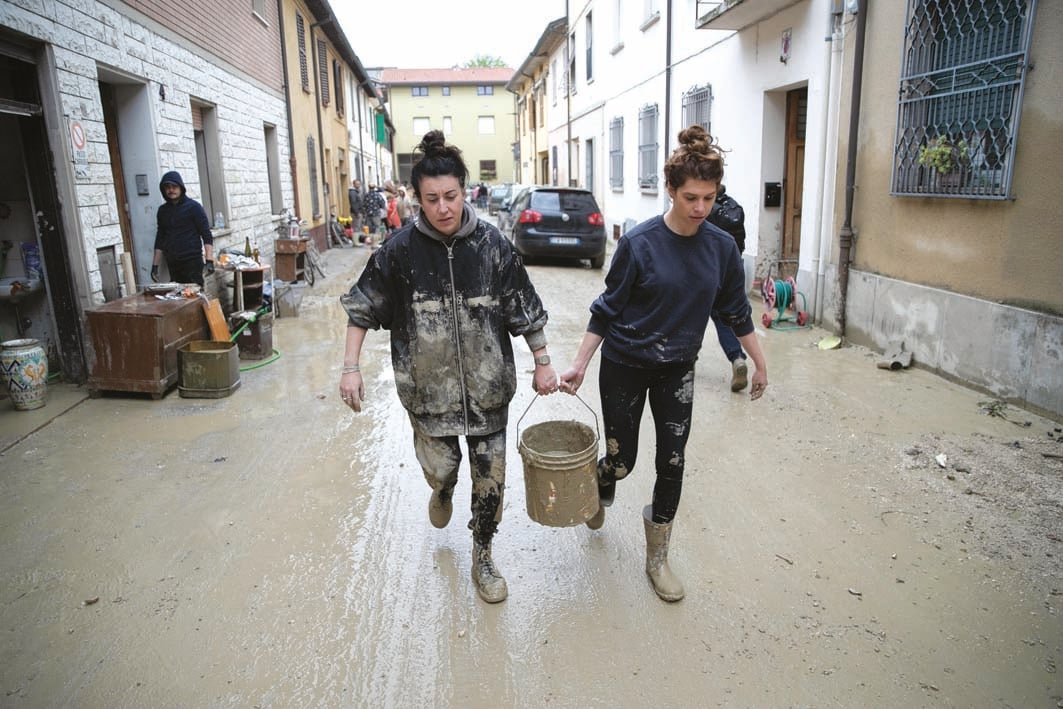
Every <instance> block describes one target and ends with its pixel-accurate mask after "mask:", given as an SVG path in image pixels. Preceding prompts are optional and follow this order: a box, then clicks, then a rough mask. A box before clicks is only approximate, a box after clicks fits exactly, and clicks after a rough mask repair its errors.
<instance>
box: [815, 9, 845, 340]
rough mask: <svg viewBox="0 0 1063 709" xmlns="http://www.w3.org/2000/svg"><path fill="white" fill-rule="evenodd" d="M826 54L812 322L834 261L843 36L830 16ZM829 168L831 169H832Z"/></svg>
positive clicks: (818, 312)
mask: <svg viewBox="0 0 1063 709" xmlns="http://www.w3.org/2000/svg"><path fill="white" fill-rule="evenodd" d="M828 17H829V21H828V23H827V32H828V34H827V36H826V37H825V38H824V41H825V42H828V43H829V44H828V45H827V51H826V65H827V76H826V81H825V85H824V89H825V90H824V98H823V150H822V153H823V155H822V156H821V160H820V173H819V174H820V176H821V182H820V194H819V203H818V204H817V206H816V207H817V209H816V231H815V244H814V248H813V253H814V254H815V258H814V261H813V264H814V266H815V268H814V272H813V274H812V277H813V279H814V281H813V287H812V319H813V321H814V322H817V323H822V322H823V303H824V301H825V298H824V295H825V293H824V290H825V287H824V286H825V280H826V273H827V263H828V262H829V260H830V253H831V243H832V242H831V239H830V238H828V237H826V236H825V233H826V232H828V231H829V230H830V229H831V227H832V226H833V219H834V190H835V187H836V185H837V176H838V111H837V110H836V107H837V105H838V92H839V91H840V90H841V73H842V72H841V57H842V38H843V35H842V32H841V28H840V22H839V20H838V19H837V15H835V14H834V13H833V12H829V14H828ZM828 166H829V167H828Z"/></svg>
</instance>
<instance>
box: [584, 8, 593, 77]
mask: <svg viewBox="0 0 1063 709" xmlns="http://www.w3.org/2000/svg"><path fill="white" fill-rule="evenodd" d="M586 26H587V81H590V80H591V79H593V78H594V71H593V70H592V64H591V40H592V38H593V37H594V31H593V29H592V25H591V13H589V12H588V13H587V22H586Z"/></svg>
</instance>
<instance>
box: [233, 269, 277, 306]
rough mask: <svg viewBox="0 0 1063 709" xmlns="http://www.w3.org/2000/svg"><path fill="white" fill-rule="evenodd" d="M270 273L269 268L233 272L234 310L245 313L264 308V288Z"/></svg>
mask: <svg viewBox="0 0 1063 709" xmlns="http://www.w3.org/2000/svg"><path fill="white" fill-rule="evenodd" d="M269 271H270V267H269V266H258V267H257V268H238V269H235V270H233V272H232V273H233V310H235V311H236V312H243V311H244V310H258V309H259V308H261V307H262V297H263V294H264V292H265V291H264V290H263V286H264V285H265V282H266V279H267V278H269Z"/></svg>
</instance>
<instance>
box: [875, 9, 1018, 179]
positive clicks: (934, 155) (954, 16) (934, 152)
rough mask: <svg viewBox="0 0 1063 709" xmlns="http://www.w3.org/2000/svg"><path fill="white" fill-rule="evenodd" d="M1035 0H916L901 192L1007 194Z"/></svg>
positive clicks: (897, 162)
mask: <svg viewBox="0 0 1063 709" xmlns="http://www.w3.org/2000/svg"><path fill="white" fill-rule="evenodd" d="M1033 4H1034V2H1033V0H964V1H963V2H960V1H959V0H909V2H908V11H907V26H906V31H905V35H904V36H905V43H904V53H903V56H904V57H905V59H904V64H903V66H902V67H901V78H900V91H899V96H900V99H899V101H898V106H897V137H896V142H895V146H894V160H893V180H892V181H893V189H892V194H897V195H940V196H949V197H965V198H975V199H1009V198H1010V197H1011V180H1012V173H1013V170H1014V158H1015V138H1016V136H1017V134H1018V128H1019V116H1020V113H1021V103H1020V101H1021V97H1022V93H1023V85H1024V83H1025V79H1026V72H1027V71H1028V70H1029V62H1028V60H1027V53H1028V52H1029V48H1030V34H1031V29H1032V24H1033V22H1032V6H1033Z"/></svg>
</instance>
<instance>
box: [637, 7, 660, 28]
mask: <svg viewBox="0 0 1063 709" xmlns="http://www.w3.org/2000/svg"><path fill="white" fill-rule="evenodd" d="M660 19H661V11H660V10H658V11H657V12H655V13H653V14H652V15H650V16H649V17H647V18H646V19H645V20H643V22H642V24H641V25H639V32H645V31H646V30H648V29H649V28H651V27H653V26H654V25H655V24H657V21H658V20H660Z"/></svg>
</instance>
